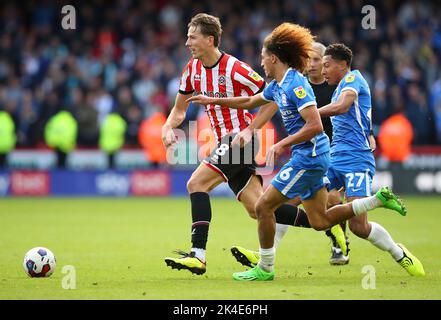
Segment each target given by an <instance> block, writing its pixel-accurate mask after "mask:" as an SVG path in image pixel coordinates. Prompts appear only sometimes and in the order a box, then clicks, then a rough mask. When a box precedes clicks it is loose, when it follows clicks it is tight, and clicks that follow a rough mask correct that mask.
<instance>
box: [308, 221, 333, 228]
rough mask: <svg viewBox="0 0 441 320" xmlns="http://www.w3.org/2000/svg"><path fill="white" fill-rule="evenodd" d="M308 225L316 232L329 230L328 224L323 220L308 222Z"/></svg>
mask: <svg viewBox="0 0 441 320" xmlns="http://www.w3.org/2000/svg"><path fill="white" fill-rule="evenodd" d="M309 224H310V225H311V227H312V228H313V229H314V230H316V231H325V230H326V229H329V225H328V223H326V222H325V221H323V220H315V221H309Z"/></svg>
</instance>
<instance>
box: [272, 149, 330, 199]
mask: <svg viewBox="0 0 441 320" xmlns="http://www.w3.org/2000/svg"><path fill="white" fill-rule="evenodd" d="M329 163H330V160H329V152H326V153H323V154H321V155H318V156H316V157H310V156H304V155H299V154H294V156H293V157H292V158H291V159H290V160H289V161H288V163H286V164H285V165H284V166H283V167H282V168H281V169H280V171H279V173H278V174H277V175H276V176H275V177H274V178H273V180H272V181H271V184H272V185H273V186H274V188H276V189H277V190H279V191H280V192H281V193H282V194H283V195H284V196H285V197H287V198H290V199H292V198H295V197H297V196H299V195H300V198H301V199H302V200H308V199H310V198H312V197H313V196H314V195H315V194H316V193H317V191H318V190H320V189H321V188H323V187H326V186H327V185H328V184H329V180H328V178H327V177H326V171H328V168H329Z"/></svg>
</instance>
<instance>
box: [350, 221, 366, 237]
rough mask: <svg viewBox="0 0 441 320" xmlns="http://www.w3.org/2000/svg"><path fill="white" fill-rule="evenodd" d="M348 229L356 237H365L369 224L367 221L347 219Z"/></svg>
mask: <svg viewBox="0 0 441 320" xmlns="http://www.w3.org/2000/svg"><path fill="white" fill-rule="evenodd" d="M349 230H351V232H352V233H353V234H355V235H356V236H357V237H360V238H363V239H366V238H367V237H368V236H369V226H368V224H367V223H365V222H364V221H363V222H360V221H356V220H354V221H351V220H349Z"/></svg>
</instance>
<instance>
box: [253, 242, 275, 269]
mask: <svg viewBox="0 0 441 320" xmlns="http://www.w3.org/2000/svg"><path fill="white" fill-rule="evenodd" d="M259 254H260V260H259V263H258V264H257V265H258V266H259V268H260V269H263V270H265V271H266V272H272V271H273V270H274V261H275V260H276V249H275V248H274V247H272V248H269V249H262V248H260V249H259Z"/></svg>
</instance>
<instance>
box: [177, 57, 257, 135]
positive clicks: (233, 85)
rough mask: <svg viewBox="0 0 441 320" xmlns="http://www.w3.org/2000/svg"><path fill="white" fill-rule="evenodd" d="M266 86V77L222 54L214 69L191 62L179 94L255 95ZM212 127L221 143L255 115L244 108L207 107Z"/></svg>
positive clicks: (238, 130) (184, 74)
mask: <svg viewBox="0 0 441 320" xmlns="http://www.w3.org/2000/svg"><path fill="white" fill-rule="evenodd" d="M264 87H265V81H264V80H263V78H262V77H261V76H260V75H259V74H258V73H257V72H255V71H254V70H253V69H251V67H250V66H249V65H247V64H246V63H244V62H242V61H240V60H238V59H237V58H235V57H233V56H230V55H228V54H226V53H222V56H221V57H220V58H219V60H218V62H217V63H216V64H215V65H214V66H213V67H204V66H203V65H202V61H201V60H198V59H191V60H190V61H189V62H188V64H187V66H186V67H185V69H184V71H183V72H182V76H181V82H180V85H179V93H181V94H189V93H193V92H194V91H196V93H197V94H203V95H205V96H208V97H219V98H225V97H239V96H252V95H255V94H257V93H259V92H261V91H262V90H263V89H264ZM205 111H206V112H207V115H208V118H209V119H210V123H211V128H212V129H213V132H214V136H215V138H216V140H217V141H218V142H220V140H221V139H222V138H223V137H224V136H225V135H227V134H230V133H238V132H240V131H242V130H243V129H245V128H246V127H247V126H249V125H250V123H251V121H252V116H251V114H250V113H249V112H248V110H245V109H230V108H228V107H226V106H221V105H207V106H206V107H205Z"/></svg>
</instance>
